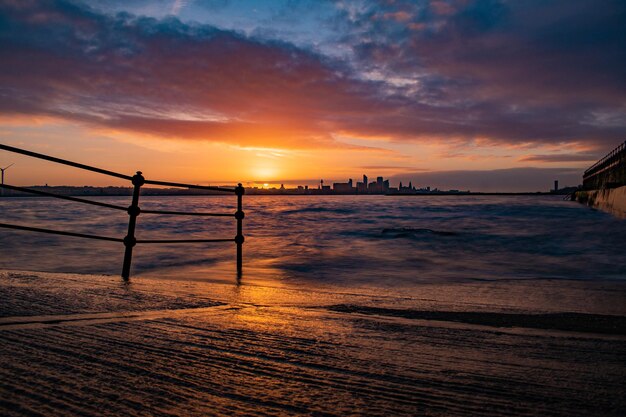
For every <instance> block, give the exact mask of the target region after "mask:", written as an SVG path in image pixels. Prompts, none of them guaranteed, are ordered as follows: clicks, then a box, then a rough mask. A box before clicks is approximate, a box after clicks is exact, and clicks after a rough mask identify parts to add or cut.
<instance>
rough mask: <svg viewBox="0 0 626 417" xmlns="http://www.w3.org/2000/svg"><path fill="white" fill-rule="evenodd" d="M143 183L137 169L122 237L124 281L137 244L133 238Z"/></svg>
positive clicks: (128, 272)
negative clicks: (125, 231)
mask: <svg viewBox="0 0 626 417" xmlns="http://www.w3.org/2000/svg"><path fill="white" fill-rule="evenodd" d="M144 183H145V178H144V177H143V176H142V175H141V171H137V174H135V175H134V176H133V185H134V186H135V188H133V201H132V203H131V204H130V206H129V207H128V234H127V235H126V237H125V238H124V246H125V247H126V250H125V252H124V265H123V266H122V278H124V281H128V277H129V276H130V263H131V261H132V259H133V247H134V246H135V245H136V244H137V239H135V226H136V225H137V216H139V213H141V209H140V208H139V190H140V189H141V186H142V185H143V184H144Z"/></svg>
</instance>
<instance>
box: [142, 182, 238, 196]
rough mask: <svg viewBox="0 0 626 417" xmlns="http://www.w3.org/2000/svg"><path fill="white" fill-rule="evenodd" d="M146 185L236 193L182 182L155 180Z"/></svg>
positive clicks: (230, 190) (212, 186) (230, 189)
mask: <svg viewBox="0 0 626 417" xmlns="http://www.w3.org/2000/svg"><path fill="white" fill-rule="evenodd" d="M145 184H152V185H164V186H166V187H180V188H193V189H196V190H212V191H224V192H228V193H234V192H235V189H234V188H225V187H217V186H215V185H194V184H183V183H180V182H168V181H155V180H145Z"/></svg>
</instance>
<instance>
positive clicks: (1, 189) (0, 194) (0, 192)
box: [0, 164, 14, 196]
mask: <svg viewBox="0 0 626 417" xmlns="http://www.w3.org/2000/svg"><path fill="white" fill-rule="evenodd" d="M13 165H14V164H11V165H9V166H6V167H4V168H0V171H2V185H4V171H6V170H7V169H9V168H11V167H12V166H13ZM3 195H4V188H0V196H3Z"/></svg>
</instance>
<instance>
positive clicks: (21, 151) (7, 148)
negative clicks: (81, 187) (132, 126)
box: [0, 144, 133, 181]
mask: <svg viewBox="0 0 626 417" xmlns="http://www.w3.org/2000/svg"><path fill="white" fill-rule="evenodd" d="M0 149H3V150H5V151H9V152H15V153H19V154H22V155H27V156H32V157H33V158H39V159H44V160H46V161H50V162H56V163H58V164H63V165H68V166H71V167H75V168H80V169H85V170H87V171H93V172H97V173H100V174H104V175H110V176H111V177H117V178H122V179H125V180H129V181H130V180H132V179H133V177H131V176H130V175H124V174H120V173H117V172H113V171H108V170H106V169H101V168H96V167H92V166H89V165H85V164H79V163H78V162H72V161H68V160H66V159H61V158H55V157H54V156H48V155H43V154H40V153H37V152H31V151H27V150H24V149H20V148H14V147H13V146H8V145H3V144H0Z"/></svg>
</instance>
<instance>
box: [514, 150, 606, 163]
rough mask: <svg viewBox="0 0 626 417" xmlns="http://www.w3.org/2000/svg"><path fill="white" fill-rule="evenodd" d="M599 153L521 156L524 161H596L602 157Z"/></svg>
mask: <svg viewBox="0 0 626 417" xmlns="http://www.w3.org/2000/svg"><path fill="white" fill-rule="evenodd" d="M600 156H601V155H599V154H595V153H584V152H582V153H581V152H578V153H573V154H552V155H527V156H524V157H522V158H520V161H522V162H579V161H588V162H592V161H596V160H598V159H600Z"/></svg>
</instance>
